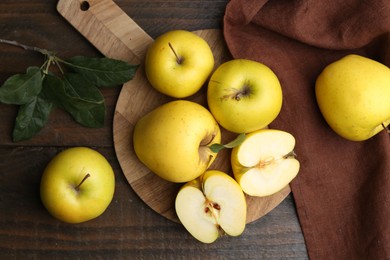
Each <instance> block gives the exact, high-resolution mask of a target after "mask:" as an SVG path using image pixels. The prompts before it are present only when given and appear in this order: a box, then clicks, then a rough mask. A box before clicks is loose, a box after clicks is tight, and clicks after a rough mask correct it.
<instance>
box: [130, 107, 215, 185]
mask: <svg viewBox="0 0 390 260" xmlns="http://www.w3.org/2000/svg"><path fill="white" fill-rule="evenodd" d="M220 141H221V131H220V129H219V126H218V123H217V122H216V121H215V119H214V118H213V116H212V114H211V113H210V112H209V111H208V110H207V109H206V108H205V107H203V106H201V105H200V104H198V103H195V102H192V101H186V100H175V101H171V102H168V103H165V104H163V105H161V106H159V107H157V108H155V109H154V110H152V111H151V112H149V113H148V114H146V115H144V116H143V117H141V118H140V119H139V120H138V121H137V123H136V125H135V128H134V133H133V146H134V150H135V153H136V155H137V157H138V158H139V160H140V161H141V162H142V163H143V164H144V165H146V166H147V167H148V168H149V169H150V170H151V171H152V172H154V173H155V174H157V175H158V176H160V177H161V178H163V179H165V180H168V181H171V182H187V181H191V180H193V179H195V178H197V177H199V176H200V175H201V174H202V173H204V172H205V171H206V169H207V168H208V167H209V166H210V165H211V164H212V163H213V161H214V160H215V158H216V156H217V154H216V153H214V152H212V151H211V149H210V146H211V145H212V144H214V143H219V142H220Z"/></svg>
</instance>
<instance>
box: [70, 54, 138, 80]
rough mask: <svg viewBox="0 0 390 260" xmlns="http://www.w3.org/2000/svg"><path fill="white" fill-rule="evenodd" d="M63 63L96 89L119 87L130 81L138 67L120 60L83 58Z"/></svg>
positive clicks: (78, 57) (79, 57)
mask: <svg viewBox="0 0 390 260" xmlns="http://www.w3.org/2000/svg"><path fill="white" fill-rule="evenodd" d="M63 62H64V64H65V65H67V66H68V67H69V68H70V69H72V70H73V71H74V72H77V73H80V74H82V75H83V76H84V77H85V78H86V79H87V80H89V81H90V82H92V83H93V84H94V85H95V86H97V87H111V86H117V85H121V84H123V83H125V82H127V81H129V80H131V79H132V78H133V77H134V75H135V73H136V71H137V69H138V67H139V66H138V65H132V64H129V63H127V62H124V61H120V60H115V59H110V58H89V57H84V56H77V57H73V58H71V59H68V60H67V61H63Z"/></svg>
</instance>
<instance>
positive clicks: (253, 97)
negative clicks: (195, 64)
mask: <svg viewBox="0 0 390 260" xmlns="http://www.w3.org/2000/svg"><path fill="white" fill-rule="evenodd" d="M207 102H208V105H209V109H210V111H211V113H212V114H213V115H214V117H215V119H216V120H217V121H218V123H219V124H220V125H221V126H222V127H224V128H225V129H227V130H229V131H231V132H235V133H249V132H253V131H255V130H258V129H261V128H264V127H266V126H267V125H268V124H269V123H271V122H272V121H273V120H274V119H275V118H276V117H277V116H278V114H279V112H280V110H281V108H282V88H281V86H280V82H279V80H278V78H277V76H276V75H275V73H274V72H273V71H272V70H271V69H270V68H268V67H267V66H266V65H264V64H262V63H259V62H256V61H251V60H244V59H236V60H231V61H228V62H226V63H223V64H222V65H220V66H219V67H218V68H217V69H216V71H215V72H214V73H213V74H212V76H211V78H210V81H209V84H208V89H207Z"/></svg>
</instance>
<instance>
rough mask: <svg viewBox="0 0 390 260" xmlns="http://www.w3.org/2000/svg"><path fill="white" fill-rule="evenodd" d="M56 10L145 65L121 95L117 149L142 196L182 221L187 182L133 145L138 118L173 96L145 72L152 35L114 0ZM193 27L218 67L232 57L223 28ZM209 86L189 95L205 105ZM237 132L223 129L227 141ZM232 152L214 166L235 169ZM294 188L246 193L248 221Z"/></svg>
mask: <svg viewBox="0 0 390 260" xmlns="http://www.w3.org/2000/svg"><path fill="white" fill-rule="evenodd" d="M57 10H58V12H59V13H60V14H61V15H62V16H63V17H64V18H65V19H66V20H68V21H69V22H70V23H71V24H72V25H73V26H74V27H75V28H76V29H77V30H78V31H79V32H80V33H81V34H82V35H83V36H84V37H85V38H86V39H88V40H89V41H90V42H91V43H92V44H93V45H94V46H95V47H96V48H97V49H98V50H99V51H101V52H102V54H104V55H105V56H107V57H110V58H115V59H120V60H124V61H127V62H130V63H133V64H140V65H141V66H140V68H139V69H138V71H137V74H136V76H135V77H134V79H133V80H131V81H129V82H128V83H126V84H124V85H123V88H122V90H121V93H120V95H119V98H118V101H117V105H116V109H115V115H114V123H113V124H114V125H113V137H114V147H115V152H116V155H117V157H118V160H119V163H120V165H121V168H122V170H123V173H124V175H125V176H126V179H127V180H128V182H129V184H130V186H131V187H132V188H133V190H134V191H135V192H136V193H137V194H138V196H139V197H140V198H141V199H142V200H143V201H144V202H145V203H146V204H147V205H148V206H149V207H151V208H152V209H153V210H155V211H156V212H158V213H159V214H161V215H162V216H164V217H166V218H168V219H170V220H172V221H176V222H178V221H179V220H178V218H177V216H176V212H175V208H174V200H175V197H176V193H177V191H178V190H179V189H180V187H181V186H182V184H175V183H170V182H167V181H164V180H162V179H161V178H159V177H157V176H156V175H155V174H154V173H153V172H151V171H150V170H148V169H147V168H146V167H145V166H144V165H143V164H142V163H141V162H140V161H139V160H138V159H137V157H136V155H135V153H134V150H133V145H132V143H133V142H132V135H133V128H134V125H135V123H136V122H137V120H138V119H139V118H140V117H141V116H143V115H144V114H145V113H147V112H148V111H150V110H152V109H154V108H155V107H157V106H159V105H161V104H163V103H166V102H168V101H171V100H173V99H172V98H169V97H167V96H164V95H162V94H160V93H158V92H156V91H155V90H154V89H153V88H152V87H151V86H150V85H149V83H148V81H147V79H146V77H145V74H144V68H143V61H144V56H145V53H146V50H147V47H148V46H149V45H150V44H151V43H152V42H153V39H152V38H151V37H150V36H149V35H148V34H147V33H146V32H145V31H144V30H142V28H140V27H139V26H138V25H137V24H136V23H135V22H134V21H133V20H132V19H131V18H130V17H129V16H128V15H127V14H126V13H125V12H123V10H122V9H121V8H120V7H119V6H117V5H116V4H115V3H114V2H113V1H111V0H88V1H84V0H59V2H58V5H57ZM194 33H196V34H198V35H199V36H201V37H203V38H204V39H205V40H206V41H207V42H208V43H209V45H210V47H211V48H212V50H213V53H214V57H215V65H216V67H217V66H218V65H219V64H221V63H222V62H224V61H227V60H229V59H231V57H230V55H229V52H228V50H227V48H226V46H225V42H224V39H223V35H222V32H221V31H220V30H215V29H211V30H200V31H195V32H194ZM205 89H206V87H205V86H204V87H203V88H202V89H201V90H200V91H199V92H198V93H196V94H195V95H193V96H192V97H190V98H188V99H189V100H192V101H195V102H198V103H200V104H202V105H204V106H205V105H206V104H207V101H206V94H205V93H206V90H205ZM235 136H236V135H235V134H232V133H230V132H228V131H225V130H223V129H222V141H223V143H226V142H228V141H230V140H232V139H233V138H234V137H235ZM229 158H230V151H229V150H226V149H225V150H223V152H221V153H220V154H218V157H217V159H216V161H215V162H214V163H213V165H212V167H211V168H213V169H219V170H222V171H224V172H226V173H229V174H231V168H230V160H229ZM289 193H290V187H289V186H286V187H285V188H284V189H283V190H282V191H280V192H278V193H276V194H274V195H272V196H269V197H265V198H257V197H249V196H247V205H248V214H247V216H248V218H247V223H250V222H252V221H254V220H257V219H259V218H260V217H262V216H263V215H265V214H267V213H268V212H269V211H271V210H272V209H273V208H275V207H276V206H277V205H279V203H280V202H282V201H283V200H284V199H285V198H286V196H287V195H288V194H289Z"/></svg>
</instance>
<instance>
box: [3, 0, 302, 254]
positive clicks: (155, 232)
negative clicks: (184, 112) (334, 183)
mask: <svg viewBox="0 0 390 260" xmlns="http://www.w3.org/2000/svg"><path fill="white" fill-rule="evenodd" d="M115 2H116V3H117V4H118V5H119V6H120V7H121V8H122V9H123V10H124V11H125V12H126V13H127V14H128V15H129V16H130V17H132V18H133V19H134V20H135V22H137V23H138V24H139V25H140V26H141V27H142V28H143V29H144V30H145V31H146V32H147V33H148V34H149V35H151V36H152V37H153V38H155V37H157V36H158V35H160V34H161V33H163V32H166V31H168V30H172V29H186V30H199V29H213V28H222V17H223V14H224V10H225V6H226V4H227V2H228V1H226V0H213V1H210V0H191V1H182V0H172V1H162V0H138V1H137V0H117V1H115ZM56 4H57V0H45V1H42V0H17V1H15V0H2V1H0V38H2V39H8V40H15V41H18V42H20V43H23V44H26V45H33V46H37V47H41V48H45V49H48V50H55V51H56V52H57V54H58V55H59V56H61V57H65V58H66V57H72V56H76V55H84V56H102V55H101V54H100V53H99V51H97V50H96V49H95V48H94V47H93V46H92V45H91V44H90V43H89V42H88V41H87V40H86V39H85V38H84V37H83V36H82V35H81V34H80V33H79V32H78V31H76V30H75V29H74V28H73V27H72V26H71V25H70V24H69V23H68V22H67V21H66V20H65V19H63V17H61V16H60V15H59V14H58V12H57V10H56ZM42 62H43V60H42V56H41V55H40V54H37V53H33V52H27V51H25V50H23V49H21V48H16V47H13V46H8V45H0V84H1V85H2V84H3V82H4V81H5V80H6V79H7V78H8V77H9V76H11V75H13V74H16V73H23V72H24V71H25V70H26V68H27V67H28V66H33V65H35V66H40V65H41V64H42ZM120 90H121V88H120V87H117V88H110V89H103V90H102V92H103V95H104V97H105V101H106V105H107V118H106V122H105V125H104V127H103V128H99V129H88V128H83V127H81V126H79V125H78V124H76V123H75V122H74V121H73V119H72V118H70V116H68V115H67V114H65V113H64V112H62V111H61V110H55V112H54V113H52V115H51V117H50V120H49V122H48V124H47V126H46V127H45V128H44V129H43V130H42V131H41V132H40V134H39V135H38V136H35V137H34V138H33V139H31V140H29V141H24V142H19V143H13V142H12V140H11V133H12V129H13V124H14V119H15V116H16V113H17V107H16V106H13V105H5V104H0V118H1V123H0V259H46V258H47V259H67V258H70V259H122V258H124V259H208V258H210V259H242V258H245V259H247V258H253V259H286V258H289V259H290V258H291V259H307V253H306V247H305V243H304V239H303V235H302V231H301V228H300V225H299V222H298V218H297V215H296V210H295V205H294V201H293V197H292V195H289V196H288V197H287V198H286V199H285V200H284V201H283V202H282V203H281V204H280V205H279V206H278V207H276V208H275V209H274V210H272V211H271V212H270V213H268V214H267V215H266V216H264V217H262V218H260V219H259V220H257V221H255V222H253V223H250V224H248V225H247V228H246V230H245V232H244V234H243V235H241V236H240V237H238V238H229V237H223V238H221V239H219V240H218V241H217V242H215V243H213V244H211V245H204V244H201V243H200V242H197V241H196V240H195V239H194V238H192V237H191V236H190V235H189V234H188V233H187V231H186V230H185V229H184V228H183V227H182V226H181V225H179V224H177V223H174V222H172V221H170V220H168V219H166V218H164V217H162V216H160V215H159V214H157V213H156V212H155V211H153V210H152V209H150V208H149V207H148V206H147V205H146V204H145V203H144V202H143V201H142V200H141V199H140V198H139V197H138V196H137V194H136V193H135V192H134V191H133V190H132V189H131V187H130V186H129V184H128V182H127V180H126V178H125V176H124V175H123V172H122V170H121V168H120V165H119V163H118V160H117V158H116V155H115V150H114V146H113V134H112V123H113V114H114V111H115V105H116V101H117V98H118V95H119V93H120ZM73 146H88V147H92V148H94V149H96V150H98V151H99V152H101V153H102V154H103V155H104V156H106V158H107V159H108V160H109V162H110V163H111V165H112V167H113V168H114V171H115V177H116V191H115V195H114V199H113V201H112V203H111V204H110V206H109V207H108V209H107V210H106V212H105V213H104V214H103V215H101V216H100V217H99V218H97V219H95V220H92V221H89V222H86V223H83V224H77V225H74V224H73V225H71V224H65V223H62V222H60V221H58V220H56V219H54V218H53V217H51V215H49V213H48V212H47V211H46V209H45V208H44V207H43V205H42V203H41V201H40V197H39V183H40V178H41V175H42V172H43V170H44V168H45V166H46V164H47V163H48V162H49V161H50V159H51V158H52V157H53V156H54V155H55V154H57V153H58V152H59V151H61V150H63V149H65V148H68V147H73Z"/></svg>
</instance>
